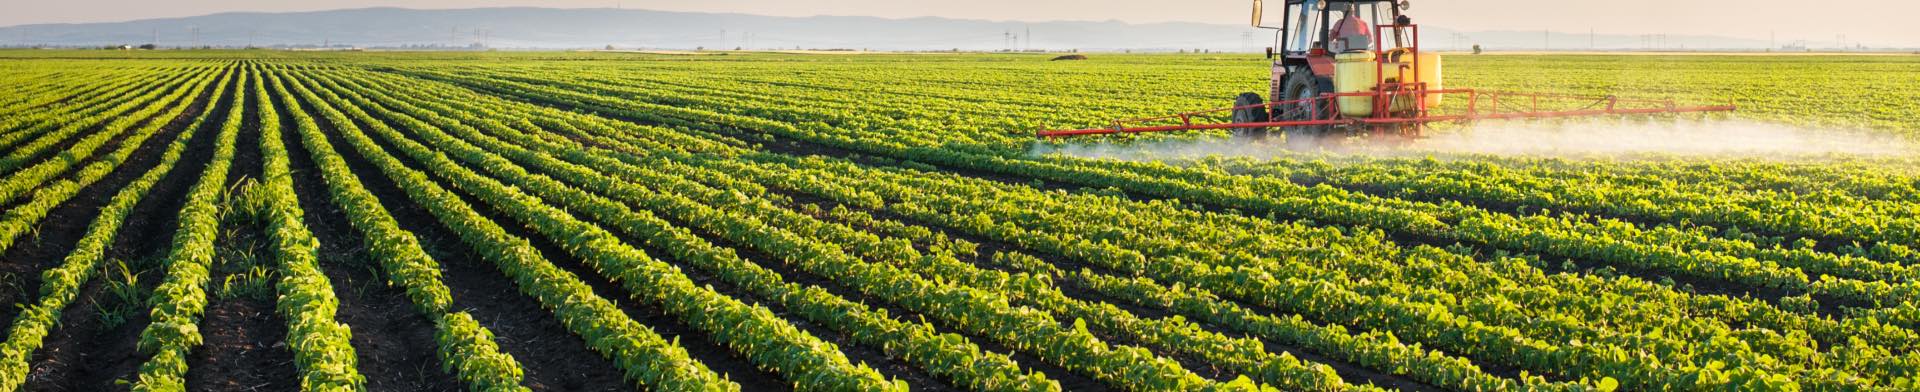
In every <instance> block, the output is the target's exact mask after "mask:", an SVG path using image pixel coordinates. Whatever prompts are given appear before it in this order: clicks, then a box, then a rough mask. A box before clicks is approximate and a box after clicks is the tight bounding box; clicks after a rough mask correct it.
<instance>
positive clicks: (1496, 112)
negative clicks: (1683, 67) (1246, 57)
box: [1038, 0, 1734, 146]
mask: <svg viewBox="0 0 1920 392" xmlns="http://www.w3.org/2000/svg"><path fill="white" fill-rule="evenodd" d="M1284 1H1285V2H1286V6H1285V7H1284V9H1283V10H1282V11H1281V13H1282V15H1283V19H1282V20H1283V21H1284V22H1283V23H1282V24H1281V25H1280V26H1268V25H1266V24H1264V23H1262V20H1263V19H1264V18H1265V16H1266V14H1267V10H1266V9H1265V8H1264V7H1263V4H1262V2H1261V1H1260V0H1254V2H1253V26H1254V27H1257V28H1261V29H1269V30H1274V46H1271V47H1268V48H1267V59H1269V60H1271V61H1272V70H1273V78H1272V80H1271V82H1270V84H1271V86H1272V87H1271V89H1269V91H1268V92H1267V94H1268V95H1267V96H1268V97H1272V100H1265V99H1263V98H1262V97H1261V95H1260V93H1253V92H1248V93H1242V94H1240V95H1239V97H1237V98H1236V99H1235V100H1234V105H1233V107H1228V108H1220V109H1212V110H1204V111H1198V112H1188V113H1180V114H1175V115H1170V116H1161V117H1150V118H1139V119H1129V120H1120V121H1115V122H1113V123H1112V124H1111V125H1110V126H1109V127H1105V128H1091V129H1077V130H1054V131H1041V132H1040V133H1039V134H1038V135H1039V136H1040V137H1064V136H1077V135H1102V134H1121V133H1144V132H1172V131H1188V130H1204V129H1229V130H1232V131H1233V133H1234V135H1235V136H1238V137H1242V138H1249V139H1263V138H1266V137H1267V136H1268V133H1269V132H1270V131H1271V130H1274V129H1278V130H1280V131H1281V132H1283V133H1284V134H1285V137H1286V140H1287V143H1288V144H1290V145H1296V146H1312V145H1317V144H1319V143H1320V142H1322V141H1324V140H1327V139H1344V138H1347V137H1350V136H1359V135H1370V136H1374V137H1379V138H1390V139H1406V138H1415V137H1419V136H1420V133H1421V132H1422V131H1424V130H1425V128H1426V124H1428V123H1433V122H1468V121H1474V120H1489V119H1516V118H1549V117H1576V116H1605V115H1635V114H1660V113H1682V112H1721V111H1732V110H1734V107H1733V106H1731V105H1725V106H1692V107H1682V106H1678V105H1676V104H1675V103H1674V102H1673V101H1671V100H1647V99H1622V98H1619V97H1615V96H1572V95H1560V94H1539V93H1514V92H1494V91H1476V90H1473V89H1460V88H1454V89H1449V88H1444V87H1442V83H1441V75H1442V74H1441V72H1440V71H1441V69H1442V68H1441V67H1442V63H1441V58H1440V54H1439V53H1437V52H1428V51H1423V50H1421V48H1420V26H1419V25H1417V24H1414V23H1413V19H1412V18H1411V17H1409V16H1407V15H1406V14H1403V13H1401V12H1402V11H1405V10H1407V9H1408V8H1409V7H1410V6H1409V4H1408V0H1284ZM1449 96H1452V97H1457V98H1450V97H1449ZM1443 102H1451V103H1450V104H1449V105H1444V106H1443V105H1442V103H1443ZM1221 117H1227V119H1226V121H1222V119H1221Z"/></svg>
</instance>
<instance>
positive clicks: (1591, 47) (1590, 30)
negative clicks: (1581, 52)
mask: <svg viewBox="0 0 1920 392" xmlns="http://www.w3.org/2000/svg"><path fill="white" fill-rule="evenodd" d="M1593 36H1594V33H1593V28H1592V27H1588V28H1587V50H1594V49H1596V48H1598V47H1596V46H1594V45H1593Z"/></svg>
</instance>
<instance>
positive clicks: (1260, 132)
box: [1233, 93, 1270, 140]
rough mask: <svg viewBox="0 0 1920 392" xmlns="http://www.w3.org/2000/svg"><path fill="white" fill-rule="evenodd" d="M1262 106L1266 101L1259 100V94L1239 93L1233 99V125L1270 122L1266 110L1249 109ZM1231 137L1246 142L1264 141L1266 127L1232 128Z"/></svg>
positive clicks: (1258, 108) (1263, 108)
mask: <svg viewBox="0 0 1920 392" xmlns="http://www.w3.org/2000/svg"><path fill="white" fill-rule="evenodd" d="M1263 104H1266V100H1263V99H1260V94H1258V93H1240V96H1239V97H1236V98H1234V99H1233V107H1234V109H1233V122H1234V123H1235V124H1246V123H1263V122H1267V121H1270V120H1269V117H1268V116H1267V108H1265V107H1250V106H1260V105H1263ZM1233 137H1234V138H1236V139H1247V140H1262V139H1266V138H1267V127H1245V128H1234V129H1233Z"/></svg>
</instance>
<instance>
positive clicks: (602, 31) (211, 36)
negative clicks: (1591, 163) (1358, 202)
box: [0, 7, 1766, 51]
mask: <svg viewBox="0 0 1920 392" xmlns="http://www.w3.org/2000/svg"><path fill="white" fill-rule="evenodd" d="M1029 29H1030V30H1031V31H1032V37H1019V38H1018V39H1015V40H1010V38H1011V37H1012V36H1016V35H1025V34H1027V31H1029ZM1425 30H1426V31H1425V33H1426V40H1427V41H1428V42H1430V44H1429V45H1428V46H1436V45H1435V44H1432V43H1438V45H1437V46H1436V47H1439V48H1443V49H1463V48H1465V47H1466V46H1468V45H1469V43H1468V42H1466V41H1471V42H1472V43H1479V44H1481V45H1483V46H1485V47H1487V48H1488V49H1490V50H1541V49H1561V50H1565V49H1583V50H1584V49H1600V50H1619V49H1640V48H1642V47H1643V46H1644V40H1643V39H1642V38H1640V37H1639V36H1622V35H1597V36H1594V37H1592V42H1593V43H1594V45H1593V46H1587V45H1585V44H1586V43H1587V41H1588V38H1589V37H1588V36H1587V34H1573V33H1560V32H1555V33H1553V34H1552V37H1551V39H1550V41H1552V42H1568V44H1566V45H1564V46H1563V47H1554V46H1544V45H1550V44H1549V43H1548V42H1547V41H1549V40H1547V39H1543V37H1542V35H1541V32H1458V31H1455V30H1450V29H1444V28H1438V27H1428V28H1426V29H1425ZM1455 33H1460V34H1464V35H1466V36H1467V37H1469V39H1468V40H1464V41H1463V40H1459V39H1455V38H1454V34H1455ZM1576 36H1577V38H1579V39H1577V40H1576V39H1575V37H1576ZM1271 40H1272V33H1271V32H1269V31H1267V30H1259V29H1253V28H1250V27H1244V26H1237V25H1225V24H1207V23H1194V22H1161V23H1140V24H1136V23H1128V22H1123V21H1114V20H1108V21H1070V20H1062V21H1046V22H1022V21H992V20H977V19H952V18H944V17H936V16H926V17H915V18H905V19H894V18H883V17H872V16H838V15H822V16H808V17H786V16H763V15H752V14H740V13H708V12H681V11H654V10H641V9H615V8H543V7H490V8H462V9H414V8H401V7H372V8H353V9H340V10H326V11H299V12H252V11H236V12H223V13H216V14H208V15H200V16H186V17H166V18H152V19H139V20H130V21H119V22H95V23H47V24H30V25H16V26H7V27H0V45H3V46H13V47H20V46H34V45H50V46H100V45H140V44H146V43H156V44H158V46H161V47H187V46H193V47H198V46H216V47H240V46H264V47H319V46H351V47H373V48H378V47H401V48H407V47H439V48H454V47H493V48H516V49H518V48H525V49H581V48H603V47H606V46H613V47H616V48H622V49H635V48H652V49H695V48H705V49H731V48H736V47H741V48H749V49H791V48H796V47H798V48H807V49H869V50H966V51H982V50H1006V49H1026V48H1031V49H1035V50H1070V49H1072V50H1087V51H1117V50H1144V51H1173V50H1210V51H1259V50H1261V48H1264V47H1266V46H1268V45H1270V44H1271ZM1010 41H1017V42H1010ZM1575 41H1578V44H1574V43H1573V42H1575ZM1666 43H1667V46H1666V47H1665V48H1668V49H1679V48H1697V49H1698V48H1763V47H1765V46H1766V43H1765V42H1761V41H1755V40H1749V39H1738V38H1727V37H1709V36H1669V37H1667V40H1666Z"/></svg>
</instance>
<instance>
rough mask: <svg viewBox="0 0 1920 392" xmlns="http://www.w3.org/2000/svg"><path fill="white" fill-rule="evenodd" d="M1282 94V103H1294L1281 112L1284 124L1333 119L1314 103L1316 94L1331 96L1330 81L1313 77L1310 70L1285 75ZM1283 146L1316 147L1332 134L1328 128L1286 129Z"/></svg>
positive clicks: (1324, 106) (1323, 106) (1330, 110)
mask: <svg viewBox="0 0 1920 392" xmlns="http://www.w3.org/2000/svg"><path fill="white" fill-rule="evenodd" d="M1287 74H1288V75H1289V76H1287V84H1286V87H1285V89H1284V90H1282V91H1283V92H1284V93H1285V94H1286V99H1288V100H1292V101H1296V103H1294V104H1292V105H1288V106H1287V107H1283V108H1275V109H1277V110H1282V111H1283V112H1282V113H1281V116H1282V118H1285V119H1286V120H1287V121H1313V120H1326V119H1330V118H1333V107H1332V106H1331V105H1327V104H1326V102H1322V101H1321V100H1319V99H1317V98H1319V97H1320V94H1326V93H1331V92H1333V79H1332V78H1327V77H1324V76H1315V75H1314V74H1313V71H1312V70H1311V69H1308V68H1306V67H1300V68H1296V69H1294V70H1293V71H1292V72H1288V73H1287ZM1285 132H1286V134H1287V145H1290V146H1294V147H1299V148H1312V147H1313V146H1317V145H1319V144H1320V139H1321V138H1324V137H1327V136H1329V134H1330V133H1332V132H1333V126H1331V125H1303V126H1293V127H1286V130H1285Z"/></svg>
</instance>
